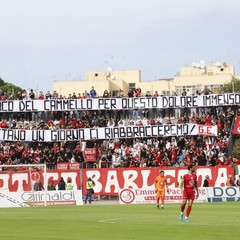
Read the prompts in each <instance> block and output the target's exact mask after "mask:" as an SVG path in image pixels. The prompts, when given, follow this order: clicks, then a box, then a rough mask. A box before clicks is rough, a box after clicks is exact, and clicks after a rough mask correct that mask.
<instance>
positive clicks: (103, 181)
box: [83, 166, 234, 195]
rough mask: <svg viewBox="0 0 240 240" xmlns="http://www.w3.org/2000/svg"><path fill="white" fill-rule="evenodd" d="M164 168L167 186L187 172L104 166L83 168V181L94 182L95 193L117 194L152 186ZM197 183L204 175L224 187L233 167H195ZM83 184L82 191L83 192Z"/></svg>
mask: <svg viewBox="0 0 240 240" xmlns="http://www.w3.org/2000/svg"><path fill="white" fill-rule="evenodd" d="M159 170H164V172H165V176H166V177H167V179H168V185H169V187H170V188H171V187H178V180H179V179H180V177H181V176H183V175H184V174H185V173H187V168H173V167H169V168H105V169H83V183H85V182H86V180H87V178H88V177H91V178H92V179H93V181H94V182H95V186H94V191H95V194H97V195H118V192H119V189H136V188H146V189H147V188H154V180H155V178H156V176H158V175H159ZM196 173H197V177H198V185H199V187H201V186H202V185H203V181H204V178H205V176H206V175H208V176H209V185H210V187H213V186H221V187H224V186H225V185H226V184H225V183H226V180H227V178H228V175H229V174H232V175H234V167H230V166H227V167H223V166H215V167H208V166H204V167H196ZM85 191H86V189H85V185H84V184H83V193H85Z"/></svg>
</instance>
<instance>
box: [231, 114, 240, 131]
mask: <svg viewBox="0 0 240 240" xmlns="http://www.w3.org/2000/svg"><path fill="white" fill-rule="evenodd" d="M232 133H233V134H236V135H239V134H240V116H237V118H236V121H235V123H234V126H233V130H232Z"/></svg>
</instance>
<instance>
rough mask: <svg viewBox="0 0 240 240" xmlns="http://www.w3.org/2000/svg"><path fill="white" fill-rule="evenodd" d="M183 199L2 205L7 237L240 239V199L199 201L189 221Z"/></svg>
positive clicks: (1, 227)
mask: <svg viewBox="0 0 240 240" xmlns="http://www.w3.org/2000/svg"><path fill="white" fill-rule="evenodd" d="M179 213H180V205H179V204H166V205H165V208H164V209H163V210H161V209H160V210H157V208H156V206H155V205H153V204H146V205H94V203H93V204H92V205H85V206H75V207H72V206H71V207H30V208H9V209H6V208H5V209H4V208H2V209H0V239H1V240H5V239H6V240H15V239H21V240H36V239H41V240H43V239H58V240H60V239H71V240H75V239H78V240H79V239H88V240H89V239H104V240H107V239H114V240H115V239H121V240H124V239H137V240H140V239H145V240H150V239H167V240H170V239H174V240H176V239H184V240H186V239H204V240H209V239H219V240H221V239H227V240H229V239H231V240H234V239H240V230H239V229H240V203H239V202H228V203H199V204H197V203H195V204H194V205H193V209H192V212H191V215H190V217H189V220H190V221H189V223H185V222H184V221H180V220H179V218H178V217H179Z"/></svg>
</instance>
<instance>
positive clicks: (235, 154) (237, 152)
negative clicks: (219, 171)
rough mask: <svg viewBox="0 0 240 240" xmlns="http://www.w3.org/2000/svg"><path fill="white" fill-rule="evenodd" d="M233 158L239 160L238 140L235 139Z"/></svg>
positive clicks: (239, 139)
mask: <svg viewBox="0 0 240 240" xmlns="http://www.w3.org/2000/svg"><path fill="white" fill-rule="evenodd" d="M232 156H233V158H237V159H240V138H237V139H235V141H234V144H233V151H232Z"/></svg>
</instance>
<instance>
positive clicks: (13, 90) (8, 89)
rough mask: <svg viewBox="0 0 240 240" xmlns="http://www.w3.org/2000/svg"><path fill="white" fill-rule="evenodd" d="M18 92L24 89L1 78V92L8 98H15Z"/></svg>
mask: <svg viewBox="0 0 240 240" xmlns="http://www.w3.org/2000/svg"><path fill="white" fill-rule="evenodd" d="M18 91H22V88H20V87H18V86H16V85H14V84H12V83H7V82H4V81H3V79H2V78H0V92H4V94H5V95H6V96H7V97H10V96H12V97H14V96H15V95H16V94H17V92H18Z"/></svg>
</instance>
